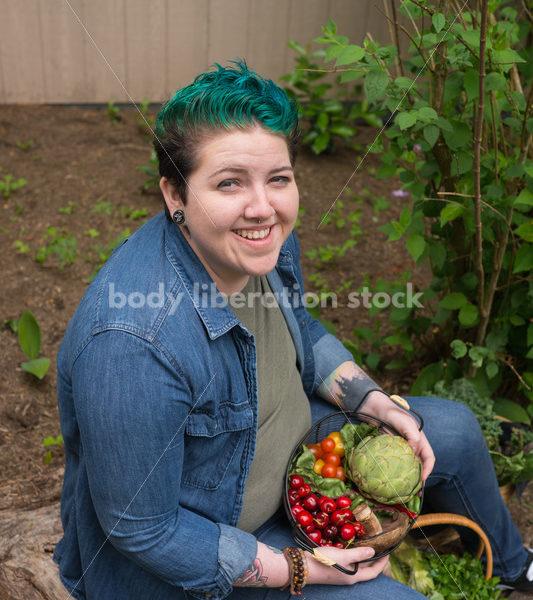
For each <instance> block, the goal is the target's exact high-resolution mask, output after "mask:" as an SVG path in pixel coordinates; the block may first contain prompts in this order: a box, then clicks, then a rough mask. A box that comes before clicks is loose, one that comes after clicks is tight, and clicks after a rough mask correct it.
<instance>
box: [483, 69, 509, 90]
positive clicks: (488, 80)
mask: <svg viewBox="0 0 533 600" xmlns="http://www.w3.org/2000/svg"><path fill="white" fill-rule="evenodd" d="M506 89H507V79H505V77H504V76H503V75H502V74H501V73H488V74H487V76H486V77H485V90H486V91H487V92H489V91H490V90H496V91H501V92H504V91H505V90H506Z"/></svg>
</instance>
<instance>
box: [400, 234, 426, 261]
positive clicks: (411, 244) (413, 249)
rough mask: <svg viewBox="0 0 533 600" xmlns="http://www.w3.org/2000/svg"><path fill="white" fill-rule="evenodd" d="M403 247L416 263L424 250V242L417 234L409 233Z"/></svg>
mask: <svg viewBox="0 0 533 600" xmlns="http://www.w3.org/2000/svg"><path fill="white" fill-rule="evenodd" d="M405 245H406V247H407V251H408V252H409V254H410V255H411V256H412V257H413V260H414V261H415V262H417V261H418V259H419V258H420V257H421V256H422V254H423V252H424V250H425V248H426V240H425V239H424V238H423V237H422V236H421V235H419V234H418V233H411V234H410V235H409V237H408V238H407V242H406V244H405Z"/></svg>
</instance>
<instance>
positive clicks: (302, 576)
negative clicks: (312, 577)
mask: <svg viewBox="0 0 533 600" xmlns="http://www.w3.org/2000/svg"><path fill="white" fill-rule="evenodd" d="M283 555H284V556H285V558H286V560H287V563H288V565H289V583H288V584H287V585H286V586H285V587H284V588H282V589H287V588H288V587H290V592H291V596H294V595H295V594H298V595H300V596H301V595H302V589H303V588H304V586H305V584H306V583H307V573H308V570H307V559H306V557H305V552H304V551H303V550H301V549H300V548H293V547H290V546H288V547H287V548H283Z"/></svg>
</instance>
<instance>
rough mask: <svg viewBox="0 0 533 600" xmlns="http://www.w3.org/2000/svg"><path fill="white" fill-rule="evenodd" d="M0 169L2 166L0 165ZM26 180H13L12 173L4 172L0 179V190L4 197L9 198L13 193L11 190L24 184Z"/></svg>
mask: <svg viewBox="0 0 533 600" xmlns="http://www.w3.org/2000/svg"><path fill="white" fill-rule="evenodd" d="M0 171H2V168H1V167H0ZM27 183H28V182H27V181H26V180H25V179H24V178H22V177H21V178H20V179H17V180H16V181H14V180H13V175H10V174H9V173H6V174H5V175H3V177H2V179H0V192H1V193H2V196H3V197H4V198H9V197H11V195H12V194H13V192H15V191H17V190H18V189H19V188H21V187H23V186H25V185H26V184H27Z"/></svg>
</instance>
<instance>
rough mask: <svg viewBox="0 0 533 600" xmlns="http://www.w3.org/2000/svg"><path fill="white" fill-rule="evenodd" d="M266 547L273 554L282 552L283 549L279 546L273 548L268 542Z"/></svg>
mask: <svg viewBox="0 0 533 600" xmlns="http://www.w3.org/2000/svg"><path fill="white" fill-rule="evenodd" d="M266 547H267V548H268V549H269V550H271V551H272V552H274V554H283V550H280V549H279V548H274V546H269V545H268V544H266Z"/></svg>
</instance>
